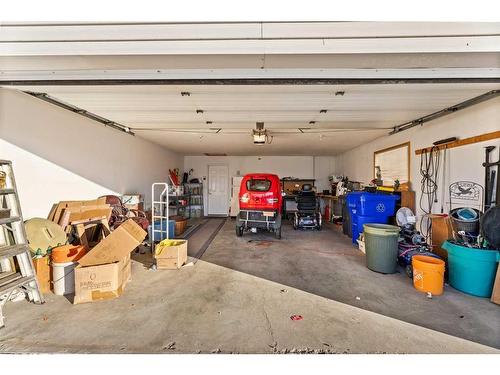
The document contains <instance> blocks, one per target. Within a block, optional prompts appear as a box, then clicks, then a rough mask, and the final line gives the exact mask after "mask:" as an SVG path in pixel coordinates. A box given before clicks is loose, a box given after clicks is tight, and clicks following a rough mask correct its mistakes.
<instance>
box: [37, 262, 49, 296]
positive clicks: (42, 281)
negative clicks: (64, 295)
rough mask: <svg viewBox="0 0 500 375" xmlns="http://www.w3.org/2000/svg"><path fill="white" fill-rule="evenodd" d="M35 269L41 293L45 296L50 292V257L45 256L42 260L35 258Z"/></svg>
mask: <svg viewBox="0 0 500 375" xmlns="http://www.w3.org/2000/svg"><path fill="white" fill-rule="evenodd" d="M33 267H34V268H35V272H36V278H37V280H38V286H39V288H40V292H42V293H43V294H46V293H49V292H50V279H51V277H50V273H51V269H50V265H49V257H48V256H44V257H42V258H34V259H33Z"/></svg>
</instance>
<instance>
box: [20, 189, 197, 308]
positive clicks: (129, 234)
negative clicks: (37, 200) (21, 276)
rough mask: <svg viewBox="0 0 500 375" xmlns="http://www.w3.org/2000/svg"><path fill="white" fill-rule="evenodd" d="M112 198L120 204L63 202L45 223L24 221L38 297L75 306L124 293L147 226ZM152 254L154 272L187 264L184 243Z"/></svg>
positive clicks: (171, 243) (137, 212) (104, 200)
mask: <svg viewBox="0 0 500 375" xmlns="http://www.w3.org/2000/svg"><path fill="white" fill-rule="evenodd" d="M110 197H113V198H110ZM115 198H117V199H120V198H118V197H115V196H105V197H101V198H98V199H95V200H85V201H62V202H59V203H57V204H55V205H54V206H53V207H52V209H51V211H50V213H49V215H48V218H47V219H43V218H32V219H29V220H27V221H26V222H25V229H26V236H27V240H28V244H29V246H30V248H31V252H32V254H33V264H34V267H35V271H36V274H37V279H38V283H39V286H40V289H41V292H42V293H49V292H50V291H52V292H53V293H54V294H56V295H67V296H71V295H74V298H73V303H74V304H79V303H85V302H94V301H98V300H106V299H112V298H116V297H119V296H120V295H121V294H122V293H123V291H124V290H125V286H126V285H127V283H128V282H129V281H130V279H131V253H132V252H133V251H134V250H135V249H137V248H138V247H139V246H140V245H143V244H145V240H146V237H147V232H146V230H147V229H148V226H149V221H148V219H147V217H146V215H145V214H143V213H141V210H138V209H130V208H127V207H126V206H124V205H123V204H122V202H121V199H120V202H119V203H117V204H114V203H115ZM135 204H136V203H134V205H135ZM141 208H142V207H141ZM153 255H154V259H155V261H156V268H158V269H179V268H180V267H181V266H183V265H184V264H185V263H186V261H187V241H185V240H164V241H162V242H160V243H159V244H157V245H156V249H155V251H154V254H153Z"/></svg>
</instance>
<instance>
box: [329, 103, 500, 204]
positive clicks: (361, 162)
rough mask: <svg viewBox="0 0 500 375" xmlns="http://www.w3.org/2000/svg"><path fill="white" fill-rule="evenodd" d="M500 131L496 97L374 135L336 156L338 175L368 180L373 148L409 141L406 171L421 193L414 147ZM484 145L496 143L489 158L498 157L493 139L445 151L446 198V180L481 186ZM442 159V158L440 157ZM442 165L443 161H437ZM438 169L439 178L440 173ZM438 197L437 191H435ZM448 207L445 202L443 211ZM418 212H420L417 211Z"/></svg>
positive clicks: (441, 184) (447, 181) (418, 158)
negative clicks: (388, 133) (395, 131)
mask: <svg viewBox="0 0 500 375" xmlns="http://www.w3.org/2000/svg"><path fill="white" fill-rule="evenodd" d="M499 130H500V98H496V99H493V100H490V101H487V102H484V103H481V104H478V105H476V106H473V107H470V108H467V109H464V110H462V111H459V112H456V113H454V114H451V115H448V116H445V117H442V118H440V119H437V120H434V121H431V122H428V123H426V124H424V125H423V126H422V127H414V128H412V129H410V130H407V131H404V132H401V133H399V134H395V135H391V136H384V137H381V138H378V139H376V140H374V141H372V142H370V143H367V144H365V145H363V146H360V147H357V148H355V149H353V150H350V151H348V152H345V153H343V154H341V155H338V156H337V158H336V165H337V167H338V171H339V173H341V174H344V175H347V176H348V177H349V178H350V179H351V180H356V181H361V182H365V183H367V182H369V181H370V180H371V179H373V170H372V168H373V153H374V152H375V151H377V150H380V149H383V148H386V147H390V146H394V145H398V144H401V143H404V142H408V141H409V142H411V146H410V147H411V155H410V174H411V183H412V190H415V191H416V193H417V207H418V199H419V198H420V196H421V189H420V181H421V175H420V156H417V155H415V150H416V149H420V148H424V147H429V146H432V143H433V142H435V141H437V140H440V139H445V138H449V137H458V138H460V139H463V138H468V137H472V136H475V135H480V134H484V133H490V132H493V131H499ZM488 145H494V146H497V148H496V150H495V151H494V152H493V153H492V154H491V155H492V156H491V159H492V160H494V161H496V160H498V150H499V148H500V140H499V139H495V140H492V141H487V142H480V143H475V144H472V145H467V146H462V147H457V148H453V149H450V150H448V154H447V178H446V181H445V182H444V184H443V182H442V181H441V182H440V187H441V188H442V187H443V186H444V187H445V189H446V190H445V191H446V198H445V202H446V200H447V189H448V186H449V185H450V183H453V182H455V181H461V180H468V181H473V182H477V183H479V184H481V185H484V176H485V172H484V168H483V167H482V163H483V162H484V147H485V146H488ZM441 160H443V159H441ZM441 165H443V162H441ZM441 172H442V171H440V174H439V178H440V179H442V178H441V176H442V173H441ZM438 195H439V198H440V197H441V192H439V193H438ZM440 201H441V199H439V202H438V203H437V204H435V206H434V209H435V212H439V211H440V207H441V203H440ZM447 210H448V206H447V205H445V212H446V211H447ZM420 213H421V212H420Z"/></svg>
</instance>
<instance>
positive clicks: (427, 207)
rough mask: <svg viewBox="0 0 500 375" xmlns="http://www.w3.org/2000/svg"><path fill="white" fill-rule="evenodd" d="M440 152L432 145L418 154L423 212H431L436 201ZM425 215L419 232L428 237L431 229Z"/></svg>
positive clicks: (421, 207)
mask: <svg viewBox="0 0 500 375" xmlns="http://www.w3.org/2000/svg"><path fill="white" fill-rule="evenodd" d="M440 160H441V154H440V151H439V148H438V147H437V146H433V147H432V148H431V149H430V150H429V152H427V150H425V151H424V152H422V153H421V155H420V175H421V176H422V179H421V181H420V184H421V185H420V186H421V187H420V191H421V193H420V200H419V205H420V209H421V210H422V211H423V212H424V213H425V214H427V215H428V214H431V213H432V209H433V206H434V203H436V202H437V191H438V174H439V164H440ZM424 218H427V216H425V215H424V216H423V217H422V220H421V221H420V232H421V233H422V234H423V235H424V236H425V238H428V236H429V235H430V230H431V222H430V220H428V219H424Z"/></svg>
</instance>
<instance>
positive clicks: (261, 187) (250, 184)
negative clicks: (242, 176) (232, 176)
mask: <svg viewBox="0 0 500 375" xmlns="http://www.w3.org/2000/svg"><path fill="white" fill-rule="evenodd" d="M270 187H271V181H269V180H265V179H253V178H252V179H251V180H248V181H247V190H248V191H268V190H269V188H270Z"/></svg>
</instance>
